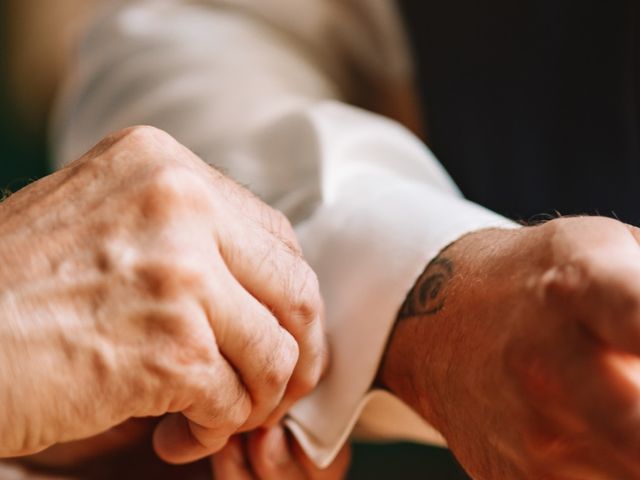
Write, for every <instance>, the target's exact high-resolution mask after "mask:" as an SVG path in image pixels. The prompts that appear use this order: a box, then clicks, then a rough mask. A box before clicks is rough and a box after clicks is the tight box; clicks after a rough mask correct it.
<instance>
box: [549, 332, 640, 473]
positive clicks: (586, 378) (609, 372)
mask: <svg viewBox="0 0 640 480" xmlns="http://www.w3.org/2000/svg"><path fill="white" fill-rule="evenodd" d="M585 343H586V341H585ZM576 358H577V359H574V360H573V361H571V360H569V359H568V360H567V362H566V363H565V364H564V365H563V366H562V367H561V374H562V375H563V376H564V379H565V382H566V385H570V386H571V387H570V388H571V399H572V402H571V403H572V405H571V407H572V411H573V412H574V414H576V415H577V416H579V417H581V418H582V419H583V420H584V422H585V423H584V427H583V429H582V431H583V432H584V433H583V437H584V438H587V439H590V440H591V443H594V444H595V443H599V442H601V448H602V449H603V450H605V449H607V450H615V451H617V452H619V454H620V457H619V461H617V462H613V460H612V464H613V463H620V462H622V463H625V464H626V465H627V466H634V467H635V468H638V467H640V460H639V459H638V458H637V452H638V451H639V449H640V400H639V399H640V385H638V384H637V383H634V382H633V381H631V379H630V377H629V375H628V374H627V373H626V372H625V371H624V369H623V368H621V362H622V361H623V359H622V358H621V357H620V356H619V355H617V354H611V353H609V352H606V351H603V350H602V349H601V348H598V347H597V346H591V345H587V346H586V347H585V348H584V351H583V352H580V353H579V356H577V357H576Z"/></svg>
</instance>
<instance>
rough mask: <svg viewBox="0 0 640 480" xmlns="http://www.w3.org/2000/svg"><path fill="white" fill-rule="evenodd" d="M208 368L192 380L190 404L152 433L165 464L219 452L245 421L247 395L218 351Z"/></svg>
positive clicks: (160, 424)
mask: <svg viewBox="0 0 640 480" xmlns="http://www.w3.org/2000/svg"><path fill="white" fill-rule="evenodd" d="M213 355H214V356H215V358H214V359H213V361H212V364H211V369H210V370H209V371H206V372H201V375H199V376H198V378H196V379H194V380H193V381H194V382H197V385H196V386H195V387H193V388H191V389H190V390H188V391H189V392H195V393H192V395H193V398H192V403H191V406H189V407H188V408H187V409H185V410H184V411H183V412H182V413H175V414H170V415H167V416H165V417H164V418H163V419H162V420H161V421H160V423H159V424H158V426H157V427H156V429H155V431H154V434H153V446H154V449H155V451H156V453H157V454H158V456H159V457H160V458H161V459H163V460H164V461H166V462H169V463H187V462H191V461H195V460H198V459H200V458H203V457H205V456H208V455H210V454H212V453H214V452H216V451H218V450H220V449H221V448H222V447H223V446H224V445H225V444H226V442H227V440H228V438H229V437H230V436H231V435H233V434H234V433H235V432H236V431H237V430H238V429H239V428H240V427H241V426H242V425H243V424H244V423H245V421H246V420H247V418H248V416H249V414H250V412H251V399H250V396H249V393H248V392H247V390H246V389H245V388H244V385H243V384H242V383H241V382H240V379H239V378H238V376H237V374H236V373H235V371H234V370H233V368H232V367H231V366H230V365H229V364H228V363H227V361H226V360H225V359H224V357H222V355H220V354H219V353H218V352H215V353H213Z"/></svg>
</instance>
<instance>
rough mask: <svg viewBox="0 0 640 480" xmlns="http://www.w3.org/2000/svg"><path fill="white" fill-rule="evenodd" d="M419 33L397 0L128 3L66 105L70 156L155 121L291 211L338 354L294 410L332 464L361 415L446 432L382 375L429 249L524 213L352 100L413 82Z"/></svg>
mask: <svg viewBox="0 0 640 480" xmlns="http://www.w3.org/2000/svg"><path fill="white" fill-rule="evenodd" d="M405 44H406V42H405V38H404V36H403V33H402V26H401V24H400V21H399V18H398V15H397V12H396V11H395V9H394V4H393V3H392V2H390V1H387V0H340V1H339V0H226V1H225V0H200V1H196V0H130V1H120V2H113V1H111V2H109V6H108V8H107V9H105V11H103V12H102V13H101V14H100V15H99V16H97V18H96V20H95V22H94V23H93V24H92V26H91V28H90V29H89V30H88V32H87V35H86V37H85V38H84V40H83V42H82V44H81V45H80V46H79V48H78V55H77V59H76V62H75V64H74V66H73V68H72V74H71V75H70V77H69V78H68V80H67V82H66V87H65V89H64V91H63V92H62V94H61V96H60V99H59V102H58V108H57V111H56V115H55V119H54V128H53V132H54V133H53V135H52V139H53V142H54V150H55V152H56V158H57V164H58V165H62V164H64V163H65V162H67V161H69V160H71V159H73V158H75V157H78V156H79V155H80V154H82V153H83V152H84V151H86V150H87V149H88V148H89V147H90V146H91V145H93V144H94V143H96V142H97V141H98V140H99V139H100V138H101V137H102V136H104V135H105V134H107V133H109V132H111V131H114V130H117V129H120V128H123V127H126V126H130V125H135V124H149V125H154V126H156V127H159V128H161V129H163V130H166V131H167V132H169V133H170V134H172V135H173V136H174V137H176V138H177V139H178V140H179V141H180V142H182V143H183V144H185V145H187V146H188V147H190V148H191V149H192V150H194V151H195V152H196V153H197V154H198V155H200V156H201V157H202V158H203V159H205V160H206V161H207V162H209V163H211V164H212V165H215V166H217V167H218V168H220V169H221V170H222V171H223V172H225V173H227V174H229V175H230V176H231V177H233V178H235V179H236V180H238V181H239V182H240V183H242V184H244V185H247V186H248V187H249V188H250V189H251V190H253V191H254V192H255V193H256V194H258V195H259V196H260V197H261V198H262V199H264V200H265V201H267V202H268V203H269V204H271V205H272V206H274V207H275V208H278V209H280V210H282V211H283V212H284V213H286V214H287V215H288V216H289V218H290V219H291V221H292V223H293V224H294V225H295V226H296V231H297V233H298V235H299V238H300V242H301V245H302V247H303V250H304V254H305V257H306V258H307V260H308V262H309V263H310V264H311V266H312V267H313V268H314V269H315V271H316V272H317V274H318V277H319V280H320V286H321V290H322V294H323V296H324V299H325V303H326V310H327V329H328V334H329V337H330V345H331V352H332V364H331V365H332V366H331V368H330V372H329V374H328V375H327V376H326V378H325V379H324V380H323V381H322V383H321V384H320V386H319V387H318V388H317V389H316V390H315V391H314V392H313V393H312V394H311V395H309V396H308V397H307V398H305V399H303V400H302V401H300V402H299V403H298V404H296V405H295V406H294V407H293V409H292V410H291V412H290V415H289V417H288V419H287V425H288V427H289V428H290V429H291V430H292V431H293V433H294V434H295V435H296V437H297V438H298V440H299V441H300V443H301V445H302V446H303V448H304V449H305V450H306V452H307V453H308V454H309V455H310V457H311V458H312V459H313V460H314V461H315V462H316V463H317V464H318V465H327V464H328V463H329V462H330V461H331V460H332V459H333V457H334V456H335V454H336V453H337V451H338V450H339V448H340V446H341V445H342V444H343V443H344V442H345V440H346V439H347V437H348V436H349V435H350V434H351V432H352V430H353V428H354V426H356V423H357V429H356V432H357V433H359V434H362V435H365V436H367V437H368V438H380V439H408V440H416V441H423V442H430V443H437V444H443V439H442V438H441V436H440V435H439V434H438V432H436V431H435V430H434V429H433V428H431V427H430V426H429V425H428V424H427V423H426V422H424V421H423V420H422V419H421V417H419V416H418V415H417V414H416V413H414V412H413V411H412V410H410V409H409V408H408V407H407V406H406V405H405V404H403V403H402V402H401V401H400V400H399V399H397V398H396V397H394V396H392V395H391V394H389V393H386V392H383V391H380V390H372V388H371V384H372V381H373V379H374V377H375V375H376V372H377V370H378V367H379V364H380V360H381V358H382V354H383V352H384V349H385V345H386V342H387V340H388V337H389V334H390V332H391V330H392V328H393V324H394V320H395V318H396V315H397V312H398V310H399V308H400V306H401V304H402V303H403V301H404V299H405V297H406V295H407V293H408V292H409V290H410V289H411V287H412V286H413V284H414V282H415V280H416V279H417V278H418V276H419V275H420V273H421V272H422V271H423V269H424V268H425V266H426V265H427V264H428V262H429V261H430V260H431V259H432V258H433V257H434V256H435V255H437V253H438V252H439V251H440V250H441V249H442V248H444V247H445V246H446V245H448V244H449V243H451V242H453V241H455V240H456V239H457V238H459V237H460V236H461V235H463V234H465V233H468V232H470V231H473V230H478V229H481V228H488V227H511V226H512V224H511V223H510V222H508V221H507V220H506V219H504V218H502V217H500V216H498V215H496V214H494V213H492V212H489V211H487V210H485V209H483V208H481V207H478V206H476V205H473V204H471V203H469V202H467V201H466V200H464V199H463V198H462V197H461V195H460V193H459V191H458V190H457V188H456V186H455V185H454V184H453V182H452V181H451V179H450V178H449V177H448V176H447V174H446V172H445V171H444V170H443V169H442V167H441V166H440V164H439V163H438V162H437V161H436V160H435V159H434V157H433V155H432V154H431V153H430V152H429V150H428V149H427V148H426V147H425V146H424V145H423V144H422V143H421V142H420V141H419V140H418V139H417V138H416V137H415V136H413V135H412V134H411V133H410V132H409V131H408V130H406V129H405V128H404V127H402V126H401V125H400V124H398V123H396V122H394V121H391V120H389V119H386V118H383V117H381V116H378V115H376V114H373V113H371V112H369V111H366V110H364V109H360V108H356V107H354V106H352V104H353V103H359V104H361V106H364V107H366V106H367V101H368V100H367V99H369V100H370V99H372V98H375V97H376V96H381V95H383V96H384V95H389V96H391V97H392V96H393V94H394V88H400V86H405V85H408V84H409V83H410V80H409V79H410V77H411V75H412V71H411V62H410V58H409V55H408V53H407V48H406V45H405Z"/></svg>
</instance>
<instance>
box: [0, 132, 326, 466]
mask: <svg viewBox="0 0 640 480" xmlns="http://www.w3.org/2000/svg"><path fill="white" fill-rule="evenodd" d="M0 239H2V240H1V241H0V264H1V265H2V266H3V267H2V269H1V271H0V317H1V318H2V322H0V344H1V345H2V346H3V348H2V350H1V351H0V385H4V387H2V388H0V403H1V404H2V406H3V408H2V409H0V456H5V457H7V456H17V455H26V454H30V453H34V452H38V451H40V450H43V449H45V448H46V447H49V446H51V445H54V444H57V443H60V442H68V441H73V440H78V439H83V438H87V437H90V436H92V435H96V434H99V433H100V432H104V431H107V430H109V429H110V428H111V427H114V426H116V425H119V424H121V423H122V422H124V421H126V420H127V419H130V418H135V417H160V416H162V419H161V420H160V421H159V423H158V424H157V426H155V431H154V434H153V444H154V447H155V450H156V452H157V453H158V454H159V456H160V457H161V458H163V459H164V460H166V461H169V462H175V463H181V462H188V461H192V460H195V459H198V458H202V457H205V456H207V455H209V454H211V453H212V452H215V451H217V450H219V449H220V448H222V447H223V446H224V444H225V443H226V442H227V439H228V438H229V436H230V435H232V434H234V433H236V432H238V431H242V430H248V429H252V428H254V427H256V426H258V425H261V424H263V423H264V421H265V420H266V419H267V418H268V417H270V416H271V417H272V419H271V420H272V421H275V420H274V419H273V412H274V410H276V411H277V410H281V409H282V407H279V406H280V405H281V404H284V405H288V404H290V403H291V402H292V401H294V400H295V399H296V398H298V397H299V396H301V395H303V394H304V393H306V392H308V391H309V390H310V389H311V388H313V386H314V385H315V384H316V383H317V382H318V380H319V378H320V375H321V372H322V370H323V368H324V366H325V364H326V347H325V342H324V336H323V330H322V321H321V315H322V303H321V299H320V295H319V291H318V285H317V280H316V277H315V275H314V273H313V272H312V271H311V269H310V268H309V267H308V266H307V265H306V263H305V262H304V260H303V259H302V256H301V253H300V249H299V246H298V244H297V242H296V240H295V237H294V234H293V231H292V229H291V227H290V225H289V223H288V222H287V220H286V219H285V218H284V216H283V215H282V214H280V213H278V212H276V211H274V210H272V209H271V208H269V207H268V206H266V205H264V204H263V203H262V202H260V201H259V200H257V199H256V198H255V197H253V196H252V195H251V194H250V193H249V192H248V191H247V190H245V189H243V188H242V187H240V186H238V185H237V184H235V183H234V182H232V181H231V180H229V179H227V178H225V177H224V176H223V175H221V174H220V173H219V172H217V171H216V170H215V169H213V168H211V167H209V166H208V165H206V164H205V163H204V162H202V161H201V160H200V159H198V158H197V157H196V156H195V155H194V154H193V153H191V152H190V151H188V150H187V149H185V148H184V147H182V146H181V145H179V144H178V143H177V142H176V141H175V140H173V139H172V138H171V137H170V136H168V135H167V134H165V133H163V132H161V131H158V130H156V129H153V128H150V127H134V128H131V129H128V130H124V131H121V132H119V133H116V134H114V135H112V136H111V137H109V138H107V139H105V140H104V141H103V142H101V143H100V144H99V145H97V146H96V147H95V148H94V149H93V150H92V151H90V152H89V153H87V154H86V155H85V156H84V157H83V158H81V159H79V160H78V161H76V162H74V163H72V164H70V165H69V166H68V167H66V168H64V169H62V170H61V171H59V172H57V173H55V174H53V175H51V176H48V177H46V178H43V179H42V180H40V181H37V182H35V183H33V184H31V185H30V186H28V187H27V188H25V189H23V190H21V191H19V192H17V193H16V194H14V195H12V196H11V197H9V198H8V199H7V200H5V201H4V202H2V203H0ZM8 386H10V388H9V387H8ZM276 420H277V419H276ZM115 443H118V442H115Z"/></svg>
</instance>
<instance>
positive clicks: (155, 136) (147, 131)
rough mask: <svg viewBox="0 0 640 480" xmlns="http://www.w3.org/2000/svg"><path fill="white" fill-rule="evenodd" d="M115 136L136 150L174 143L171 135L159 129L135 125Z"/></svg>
mask: <svg viewBox="0 0 640 480" xmlns="http://www.w3.org/2000/svg"><path fill="white" fill-rule="evenodd" d="M116 135H118V136H119V138H120V139H122V140H126V141H127V142H128V143H130V144H133V145H135V146H136V147H138V148H145V147H147V146H149V145H157V144H174V143H176V140H174V139H173V137H172V136H171V135H169V134H168V133H166V132H164V131H163V130H160V129H159V128H156V127H152V126H149V125H135V126H133V127H129V128H126V129H124V130H121V131H120V132H118V133H117V134H116Z"/></svg>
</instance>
